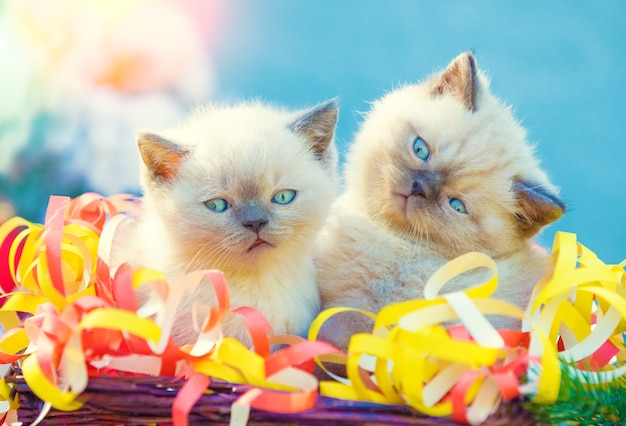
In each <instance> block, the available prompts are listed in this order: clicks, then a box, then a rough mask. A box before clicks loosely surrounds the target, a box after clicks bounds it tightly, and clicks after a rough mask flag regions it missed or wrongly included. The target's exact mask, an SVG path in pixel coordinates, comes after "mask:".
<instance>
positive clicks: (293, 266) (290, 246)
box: [120, 101, 338, 344]
mask: <svg viewBox="0 0 626 426" xmlns="http://www.w3.org/2000/svg"><path fill="white" fill-rule="evenodd" d="M337 114H338V111H337V105H336V103H335V102H334V101H330V102H327V103H324V104H321V105H319V106H317V107H315V108H313V109H311V110H308V111H301V112H296V113H291V112H285V111H279V110H276V109H273V108H270V107H268V106H264V105H262V104H260V103H245V104H241V105H236V106H233V107H217V106H209V107H206V108H204V109H201V110H199V111H197V112H196V113H195V114H194V115H193V116H192V117H191V118H190V119H189V120H188V121H187V122H186V123H185V124H183V125H182V126H180V127H178V128H175V129H171V130H167V131H162V132H157V133H142V134H141V135H140V136H139V139H138V145H139V150H140V153H141V158H142V160H143V164H142V187H143V191H144V197H143V210H142V215H141V217H140V218H139V220H138V223H137V225H136V227H135V229H134V230H133V231H132V233H131V234H130V235H129V237H128V239H129V240H130V241H128V242H127V245H126V247H125V248H124V249H123V253H125V254H124V255H122V256H126V259H125V260H128V261H129V262H130V264H131V265H132V266H134V267H138V266H144V267H152V268H155V269H157V270H160V271H161V272H163V273H165V275H166V276H167V277H168V278H169V279H172V278H173V277H174V276H176V275H178V274H181V273H183V272H190V271H194V270H199V269H219V270H221V271H222V272H223V273H224V275H225V277H226V279H227V282H228V285H229V288H230V295H231V306H232V307H233V308H236V307H239V306H252V307H254V308H256V309H257V310H259V311H260V312H261V313H262V314H264V315H265V317H266V318H267V319H268V320H269V322H270V323H271V324H272V326H273V328H274V331H275V332H276V333H277V334H284V333H296V334H301V335H303V334H305V333H306V331H307V328H308V326H309V324H310V322H311V320H312V319H313V318H314V316H315V315H316V314H317V312H318V310H319V293H318V288H317V285H316V279H315V268H314V265H313V259H312V253H311V250H312V245H313V241H314V238H315V236H316V235H317V233H318V231H319V230H320V228H321V227H322V224H323V222H324V220H325V219H326V217H327V214H328V212H329V206H330V205H331V204H332V201H333V198H334V196H335V188H336V162H337V154H336V149H335V146H334V142H333V136H334V130H335V125H336V121H337ZM120 245H121V246H123V245H124V243H123V242H122V244H120ZM142 297H145V295H143V296H142ZM194 302H199V303H205V304H214V296H213V290H212V288H211V287H210V286H208V287H204V288H201V289H200V290H199V291H198V292H197V293H196V294H194V295H191V296H190V297H188V298H187V299H186V301H185V303H184V304H183V306H182V307H181V309H180V310H179V312H178V316H177V321H176V324H175V326H174V329H173V336H174V339H175V341H176V342H177V343H178V344H183V343H190V342H192V341H193V340H195V337H196V336H197V333H196V332H194V330H193V327H192V319H191V305H192V303H194ZM224 332H225V335H227V336H230V337H235V338H237V339H239V340H241V341H244V342H247V341H248V336H247V331H246V330H245V329H244V328H243V326H242V323H241V321H240V320H239V319H237V318H235V317H232V318H228V319H227V320H226V322H225V326H224Z"/></svg>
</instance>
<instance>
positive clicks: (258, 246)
mask: <svg viewBox="0 0 626 426" xmlns="http://www.w3.org/2000/svg"><path fill="white" fill-rule="evenodd" d="M269 246H271V244H270V243H268V242H267V241H265V240H263V239H261V238H257V239H256V241H255V242H253V243H252V245H251V246H250V247H248V253H250V252H251V251H253V250H260V249H262V248H263V247H269Z"/></svg>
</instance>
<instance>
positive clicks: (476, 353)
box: [309, 253, 528, 424]
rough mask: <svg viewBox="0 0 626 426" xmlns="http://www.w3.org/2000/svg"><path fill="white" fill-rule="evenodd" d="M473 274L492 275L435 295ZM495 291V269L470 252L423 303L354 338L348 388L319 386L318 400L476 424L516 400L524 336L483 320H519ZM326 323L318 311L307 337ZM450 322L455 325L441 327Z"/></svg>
mask: <svg viewBox="0 0 626 426" xmlns="http://www.w3.org/2000/svg"><path fill="white" fill-rule="evenodd" d="M479 267H486V268H488V269H490V270H491V272H492V274H491V276H490V277H489V278H488V279H487V280H485V281H484V282H482V283H478V284H477V285H475V286H474V287H471V288H469V289H466V290H463V291H456V292H451V293H440V290H441V289H442V288H444V286H445V284H446V283H448V282H449V281H451V280H452V279H453V278H454V277H456V276H458V275H460V274H462V273H464V272H467V271H470V270H472V269H476V268H479ZM496 286H497V270H496V265H495V262H494V261H493V260H492V259H491V258H489V257H488V256H486V255H483V254H480V253H469V254H466V255H464V256H461V257H459V258H457V259H455V260H453V261H451V262H449V263H448V264H446V265H444V267H442V268H441V269H440V270H439V271H438V272H436V273H435V274H434V275H433V276H432V277H431V279H430V280H429V281H428V282H427V283H426V286H425V289H424V294H425V298H424V299H422V300H411V301H407V302H401V303H398V304H393V305H389V306H387V307H385V308H383V309H382V310H381V311H380V312H379V314H378V315H377V316H375V323H374V330H373V332H372V333H371V334H369V333H363V334H356V335H354V336H353V337H352V339H351V341H350V344H349V347H348V357H347V362H346V371H347V375H348V379H349V381H348V382H347V383H338V382H329V381H326V382H322V383H321V384H320V391H321V393H322V394H324V395H327V396H331V397H335V398H340V399H359V400H365V401H371V402H376V403H387V404H408V405H409V406H411V407H413V408H415V409H417V410H419V411H421V412H423V413H425V414H427V415H431V416H450V415H451V416H452V417H453V418H454V419H455V420H456V421H460V422H464V423H470V424H479V423H482V422H483V421H484V420H485V419H486V418H487V417H488V416H489V414H490V413H492V412H493V411H494V409H495V408H496V407H497V406H498V404H499V402H500V400H509V399H512V398H514V397H517V396H519V394H520V392H519V379H520V377H521V376H522V375H523V373H524V372H525V369H526V368H525V366H526V364H527V363H528V357H527V349H526V348H527V347H526V342H527V336H526V334H525V333H521V332H515V331H498V330H496V329H495V328H494V327H493V326H492V325H491V324H490V323H489V322H488V321H487V320H486V319H485V317H484V315H486V314H498V315H508V316H513V317H515V318H518V319H521V318H522V316H523V312H522V311H521V310H520V309H518V308H517V307H515V306H513V305H511V304H509V303H507V302H504V301H499V300H495V299H489V297H490V296H491V295H492V294H493V292H494V291H495V289H496ZM340 311H341V309H335V310H333V311H332V312H331V314H334V313H337V312H340ZM368 315H370V316H373V314H368ZM328 317H329V313H326V312H323V313H322V314H321V315H320V316H319V317H318V318H317V319H316V321H314V323H313V326H312V331H313V333H312V334H310V336H309V337H310V338H315V336H316V332H317V331H318V330H319V328H320V327H321V324H320V323H321V322H323V321H324V320H326V319H327V318H328ZM450 320H458V321H460V323H461V325H459V326H456V327H452V328H449V329H446V328H444V326H443V325H442V324H444V323H446V322H448V321H450Z"/></svg>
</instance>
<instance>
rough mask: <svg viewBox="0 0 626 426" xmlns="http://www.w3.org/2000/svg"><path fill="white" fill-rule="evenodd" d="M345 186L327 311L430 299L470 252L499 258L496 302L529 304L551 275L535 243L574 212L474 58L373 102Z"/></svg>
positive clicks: (328, 256)
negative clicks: (448, 268)
mask: <svg viewBox="0 0 626 426" xmlns="http://www.w3.org/2000/svg"><path fill="white" fill-rule="evenodd" d="M345 185H346V186H345V193H344V194H343V195H342V196H341V197H340V198H339V199H338V200H337V202H336V204H335V205H334V208H333V210H334V212H333V213H332V214H331V217H330V219H329V221H328V223H327V225H326V227H325V229H324V231H323V232H322V234H320V238H319V247H318V252H317V255H316V256H317V264H318V274H319V278H318V279H319V282H320V292H321V297H322V308H323V309H325V308H329V307H334V306H350V307H356V308H363V309H366V310H368V311H371V312H374V313H376V312H377V311H378V310H379V309H380V308H382V307H384V306H385V305H388V304H390V303H394V302H398V301H402V300H406V299H412V298H421V297H422V296H423V286H424V284H425V282H426V281H427V279H428V278H429V277H430V275H431V274H432V273H433V272H434V271H436V270H437V269H438V268H439V267H441V266H442V265H443V264H445V263H446V262H447V261H449V260H451V259H453V258H455V257H457V256H459V255H461V254H463V253H466V252H470V251H480V252H484V253H486V254H488V255H489V256H491V257H493V258H494V259H495V260H496V262H497V265H498V270H499V277H500V280H499V282H500V284H499V287H498V291H497V293H496V295H495V297H498V298H501V299H505V300H508V301H510V302H513V303H514V304H517V305H519V306H520V307H522V308H524V307H525V306H526V304H527V302H528V298H529V295H530V292H531V289H532V287H533V285H534V284H535V283H536V282H537V281H538V280H539V279H540V278H541V277H542V276H543V275H544V274H546V273H547V272H548V268H549V258H548V256H547V255H546V254H545V252H544V251H542V250H537V249H536V248H533V243H532V242H531V237H532V236H533V235H535V234H536V233H537V232H538V231H539V230H540V229H541V228H542V227H543V226H544V225H546V224H548V223H550V222H552V221H554V220H556V219H558V218H559V217H560V216H561V215H562V213H563V212H564V209H565V206H564V204H563V202H561V201H560V200H559V198H558V196H557V194H558V192H557V189H556V188H555V187H554V186H553V185H552V184H551V183H550V181H549V180H548V178H547V176H546V174H545V173H544V172H543V171H542V170H541V169H540V168H539V163H538V161H537V159H536V158H535V156H534V155H533V149H532V147H531V146H530V145H529V144H528V142H527V141H526V133H525V131H524V129H523V128H522V127H521V126H520V124H519V123H518V122H517V121H516V120H515V118H513V116H512V114H511V110H510V108H509V107H507V106H505V105H504V104H503V103H502V102H501V101H500V100H498V99H497V98H496V97H495V96H493V95H492V94H491V93H490V92H489V83H488V80H487V78H486V77H485V76H484V75H483V73H482V72H480V71H479V70H478V67H477V65H476V62H475V59H474V57H473V56H472V54H471V53H464V54H462V55H460V56H458V57H457V58H456V59H455V60H454V61H452V63H451V64H450V65H449V66H448V67H447V68H446V69H445V70H444V71H443V72H442V73H438V74H436V75H434V76H432V77H430V78H429V79H427V80H426V81H424V82H422V83H421V84H417V85H407V86H404V87H401V88H398V89H396V90H394V91H392V92H391V93H389V94H388V95H386V96H384V97H383V98H382V99H380V100H378V101H376V102H374V104H373V106H372V110H371V111H370V112H369V114H368V115H367V116H366V118H365V121H364V123H363V125H362V127H361V129H360V131H359V132H358V134H357V135H356V139H355V141H354V143H353V145H352V147H351V150H350V152H349V154H348V157H347V161H346V165H345ZM483 272H484V271H477V272H476V273H475V274H474V281H471V279H472V277H471V276H467V275H470V274H466V276H465V281H464V280H463V277H461V278H460V279H459V281H458V282H457V285H466V284H467V283H468V282H474V283H475V282H476V281H475V276H476V275H477V274H480V273H483ZM447 289H448V287H446V290H447ZM502 324H504V325H511V324H510V323H509V324H507V323H506V322H504V323H501V324H500V325H502ZM368 327H369V328H370V330H371V323H370V322H368V321H365V320H364V317H362V316H359V315H356V314H345V315H343V314H342V315H341V316H336V317H334V318H333V319H332V320H331V323H330V324H328V325H327V326H326V327H324V328H323V329H322V333H321V335H320V337H321V338H322V339H326V340H328V341H330V342H332V343H335V344H336V345H338V346H340V347H342V348H344V349H345V348H346V346H347V342H348V340H349V338H350V336H351V335H352V333H354V332H357V331H365V330H367V329H368Z"/></svg>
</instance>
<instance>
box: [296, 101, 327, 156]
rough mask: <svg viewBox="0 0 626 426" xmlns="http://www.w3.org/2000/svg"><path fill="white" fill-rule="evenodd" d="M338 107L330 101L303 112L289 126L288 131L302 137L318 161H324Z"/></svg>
mask: <svg viewBox="0 0 626 426" xmlns="http://www.w3.org/2000/svg"><path fill="white" fill-rule="evenodd" d="M338 115H339V107H338V105H337V100H336V99H332V100H330V101H328V102H324V103H322V104H320V105H318V106H316V107H315V108H313V109H311V110H309V111H307V112H305V113H304V114H302V115H301V116H299V117H298V118H296V120H295V121H294V122H293V123H291V124H290V125H289V129H290V130H292V131H294V132H296V133H299V134H301V135H303V136H304V137H305V138H306V139H307V141H308V143H309V146H310V148H311V150H312V151H313V153H314V154H315V155H316V156H317V157H318V158H319V159H325V158H326V156H327V152H328V148H329V147H330V145H331V142H332V141H333V137H334V135H335V127H336V126H337V116H338Z"/></svg>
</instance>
